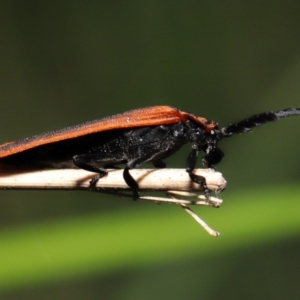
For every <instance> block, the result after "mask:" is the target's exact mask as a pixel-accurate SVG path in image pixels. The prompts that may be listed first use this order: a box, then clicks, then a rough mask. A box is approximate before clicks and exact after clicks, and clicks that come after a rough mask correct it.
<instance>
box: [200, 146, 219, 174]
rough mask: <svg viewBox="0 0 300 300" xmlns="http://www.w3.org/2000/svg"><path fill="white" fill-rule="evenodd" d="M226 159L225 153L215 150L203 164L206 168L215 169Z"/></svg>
mask: <svg viewBox="0 0 300 300" xmlns="http://www.w3.org/2000/svg"><path fill="white" fill-rule="evenodd" d="M223 157H224V153H223V151H222V150H220V149H219V148H215V149H214V150H213V151H211V152H209V154H208V155H205V156H204V157H203V158H202V164H203V166H205V167H206V168H212V169H215V165H216V164H218V163H219V162H220V161H221V160H222V159H223Z"/></svg>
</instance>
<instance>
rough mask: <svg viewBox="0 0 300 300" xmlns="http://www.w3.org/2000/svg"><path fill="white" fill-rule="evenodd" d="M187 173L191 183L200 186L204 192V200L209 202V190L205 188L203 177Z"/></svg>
mask: <svg viewBox="0 0 300 300" xmlns="http://www.w3.org/2000/svg"><path fill="white" fill-rule="evenodd" d="M187 172H188V173H189V175H190V178H191V180H192V181H193V182H195V183H197V184H200V185H201V186H202V188H203V191H204V195H205V198H206V199H207V200H209V199H210V191H209V189H208V187H207V184H206V179H205V177H203V176H200V175H196V174H194V173H193V172H191V171H187Z"/></svg>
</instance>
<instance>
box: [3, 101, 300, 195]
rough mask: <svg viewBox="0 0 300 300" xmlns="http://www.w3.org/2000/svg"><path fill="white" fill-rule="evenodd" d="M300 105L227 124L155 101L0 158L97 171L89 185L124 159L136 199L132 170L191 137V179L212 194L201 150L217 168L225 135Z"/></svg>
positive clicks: (295, 111)
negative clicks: (200, 169)
mask: <svg viewBox="0 0 300 300" xmlns="http://www.w3.org/2000/svg"><path fill="white" fill-rule="evenodd" d="M299 115H300V109H299V108H288V109H284V110H279V111H275V112H272V111H271V112H265V113H260V114H257V115H254V116H252V117H250V118H247V119H244V120H242V121H239V122H237V123H233V124H231V125H229V126H227V127H223V128H221V129H220V128H219V126H218V123H216V122H214V121H209V120H207V119H206V118H203V117H197V116H195V115H193V114H191V113H187V112H183V111H180V110H179V109H177V108H174V107H170V106H152V107H146V108H140V109H135V110H131V111H128V112H125V113H121V114H117V115H114V116H111V117H107V118H104V119H98V120H94V121H91V122H87V123H83V124H81V125H76V126H71V127H67V128H64V129H61V130H56V131H51V132H47V133H43V134H41V135H35V136H33V137H29V138H25V139H21V140H18V141H13V142H9V143H5V144H3V145H0V163H1V164H3V165H10V166H15V167H16V166H17V167H27V168H35V169H36V168H43V167H48V168H66V167H72V168H74V167H77V168H81V169H84V170H87V171H90V172H94V173H97V175H95V176H94V177H93V178H92V180H91V181H90V189H93V188H94V186H95V184H96V182H97V181H98V180H99V179H101V178H102V177H104V176H105V175H107V173H108V172H107V168H109V167H116V166H117V165H119V164H125V167H124V171H123V177H124V180H125V182H126V183H127V185H128V186H129V187H130V188H131V189H132V190H133V198H134V199H137V198H138V197H139V194H138V183H137V182H136V181H135V180H134V178H133V177H132V176H131V174H130V172H129V170H130V169H133V168H137V167H138V166H140V165H142V164H144V163H146V162H152V164H153V165H154V167H156V168H163V167H165V166H166V165H165V163H164V162H163V161H162V160H163V159H164V158H167V157H169V156H170V155H172V154H174V153H175V152H176V151H178V150H179V149H180V148H181V146H183V145H184V144H186V143H188V142H190V143H191V148H192V149H191V151H190V153H189V155H188V157H187V161H186V171H187V172H188V174H189V176H190V178H191V180H192V181H193V182H195V183H197V184H200V185H202V186H203V190H204V194H205V196H206V198H207V199H209V197H210V193H209V190H208V188H207V185H206V181H205V178H204V177H203V176H199V175H195V174H194V173H193V170H194V169H195V167H196V163H197V157H198V152H199V151H204V152H205V153H206V154H205V156H204V157H203V158H202V163H203V165H204V166H205V167H207V168H213V169H214V168H215V165H216V164H218V163H219V162H220V161H221V160H222V158H223V156H224V153H223V152H222V151H221V150H220V149H219V148H218V147H217V144H218V142H219V141H220V140H221V139H223V138H228V137H231V136H232V135H234V134H239V133H245V132H249V131H251V129H252V128H254V127H257V126H260V125H262V124H265V123H267V122H271V121H276V120H278V119H281V118H285V117H290V116H299Z"/></svg>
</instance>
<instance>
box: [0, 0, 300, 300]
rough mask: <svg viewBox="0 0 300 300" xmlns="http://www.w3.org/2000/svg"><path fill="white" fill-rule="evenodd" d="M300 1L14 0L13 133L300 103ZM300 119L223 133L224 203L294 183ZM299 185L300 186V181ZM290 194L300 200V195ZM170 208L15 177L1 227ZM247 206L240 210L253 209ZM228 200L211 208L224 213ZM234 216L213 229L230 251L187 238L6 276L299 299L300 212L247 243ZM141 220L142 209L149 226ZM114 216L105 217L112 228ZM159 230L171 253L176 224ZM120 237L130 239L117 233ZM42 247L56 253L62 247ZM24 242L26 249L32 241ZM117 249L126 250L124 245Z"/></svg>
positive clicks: (205, 295)
mask: <svg viewBox="0 0 300 300" xmlns="http://www.w3.org/2000/svg"><path fill="white" fill-rule="evenodd" d="M299 13H300V2H299V1H272V2H270V1H251V2H250V1H249V2H246V1H181V2H179V1H150V2H148V1H127V2H125V1H1V2H0V33H1V46H0V99H1V109H0V128H1V136H0V140H1V142H6V141H9V140H13V139H18V138H22V137H25V136H30V135H34V134H38V133H41V132H43V131H49V130H53V129H59V128H62V127H65V126H69V125H73V124H74V125H75V124H78V123H81V122H84V121H88V120H92V119H97V118H101V117H105V116H108V115H112V114H115V113H118V112H122V111H126V110H129V109H132V108H137V107H144V106H150V105H159V104H167V105H171V106H175V107H178V108H180V109H182V110H184V111H188V112H192V113H194V114H196V115H199V116H204V117H206V118H208V119H212V120H215V121H218V122H219V124H220V125H221V126H226V125H228V124H230V123H232V122H236V121H239V120H241V119H243V118H245V117H247V116H251V115H252V114H255V113H258V112H263V111H268V110H277V109H281V108H286V107H300V100H299V99H300V84H299V82H300V18H299ZM299 124H300V120H299V119H297V118H294V119H287V120H282V121H280V122H278V123H274V124H269V125H267V126H265V127H262V128H257V129H256V130H255V131H254V132H253V133H251V134H245V135H241V136H235V137H232V138H231V139H228V140H224V141H222V142H221V143H220V147H221V148H222V150H224V151H225V153H226V158H225V159H224V161H223V162H222V163H221V164H220V165H219V166H218V170H220V171H221V172H222V173H223V175H224V176H225V178H226V179H227V181H228V189H227V191H225V192H224V193H222V198H223V199H224V201H225V203H224V204H223V207H222V208H221V210H222V209H223V210H225V209H226V208H225V207H226V206H227V205H228V202H234V201H238V202H239V205H243V201H245V199H243V197H240V196H241V195H244V196H245V198H247V197H248V195H249V193H250V194H251V193H252V191H254V192H256V191H258V190H260V189H262V190H263V189H264V188H266V187H267V188H269V190H273V188H275V187H279V188H278V190H280V191H282V195H288V192H289V189H288V188H287V187H286V190H282V189H284V187H285V184H295V185H298V183H299V175H300V172H299V169H300V168H299V167H300V160H299V152H300V143H299V133H300V126H299ZM187 153H188V147H185V149H183V150H182V151H181V152H180V153H178V154H176V155H175V156H174V157H172V158H170V159H168V161H167V162H168V165H169V166H172V167H184V165H185V158H186V155H187ZM199 166H200V164H199ZM281 186H282V188H280V187H281ZM294 191H295V193H296V195H295V196H296V198H299V195H300V189H299V190H297V189H294ZM236 193H238V195H240V196H237V194H236ZM258 194H259V193H258ZM247 199H250V200H249V201H251V197H250V198H247ZM261 201H264V200H263V197H262V199H261ZM273 201H275V202H276V201H286V202H287V203H289V196H287V197H286V198H284V197H283V198H282V197H279V198H278V199H277V198H276V194H275V196H274V199H273ZM256 203H258V202H256ZM287 205H288V204H287ZM291 205H293V206H294V209H295V210H298V211H299V208H300V206H299V204H298V202H293V204H291ZM297 205H298V206H297ZM241 207H242V206H241ZM160 209H161V207H158V206H155V205H153V204H146V203H138V204H137V203H133V202H131V201H128V200H122V199H116V198H114V197H106V196H102V195H96V194H92V193H79V192H68V193H66V192H33V191H32V192H29V191H26V192H25V191H24V192H22V191H21V192H13V191H2V192H1V201H0V225H1V229H0V230H1V232H3V233H4V234H6V233H7V232H14V231H16V232H19V231H20V230H22V228H27V227H28V226H34V227H38V226H42V225H43V224H44V223H45V224H54V225H55V224H60V223H59V222H62V221H63V220H69V219H72V218H75V219H76V220H80V219H81V218H87V217H89V216H90V215H91V214H95V213H98V214H99V218H101V216H103V217H106V216H110V214H112V215H113V213H114V212H115V211H117V212H118V213H119V215H123V216H126V214H129V213H131V212H132V211H134V210H135V211H136V212H135V214H131V216H133V218H134V216H135V215H138V214H145V216H146V215H147V216H151V215H153V219H152V222H153V223H155V222H156V220H155V213H156V212H157V211H158V210H160ZM164 209H165V210H166V213H165V216H166V221H165V224H164V226H168V224H169V223H168V218H167V216H168V213H169V212H170V213H175V214H176V213H178V209H176V208H173V207H171V206H165V207H164ZM257 210H259V208H257ZM254 211H255V210H254ZM120 212H121V213H120ZM270 212H272V205H270V207H268V208H267V209H266V210H265V211H263V212H262V211H260V212H259V214H263V217H264V218H265V222H266V223H268V222H269V220H268V216H269V214H270ZM205 213H206V211H205ZM205 213H204V212H203V213H202V216H203V218H204V219H205ZM247 213H248V211H247V210H246V209H245V210H241V211H240V214H241V215H240V221H241V222H242V221H243V218H244V216H245V215H247ZM218 214H220V211H217V212H216V211H213V213H211V215H210V223H211V225H213V223H215V224H216V223H217V220H218ZM178 216H179V218H178V222H177V226H178V227H184V230H186V231H195V232H197V234H195V236H193V239H198V241H199V242H198V244H197V247H199V249H203V248H205V247H206V245H207V243H209V244H210V247H212V246H211V242H208V240H209V239H210V237H208V236H206V235H205V233H202V232H201V231H200V229H199V228H197V227H196V226H193V225H194V224H193V223H192V222H191V221H190V220H187V222H186V223H184V221H183V220H185V219H184V217H182V218H180V216H181V214H179V213H178ZM231 216H232V215H231V214H230V211H227V216H226V219H223V220H224V222H225V220H226V222H228V223H230V222H234V221H233V220H232V219H231ZM280 217H281V218H282V219H284V218H286V220H288V219H289V216H288V212H287V211H285V210H282V211H281V212H280ZM130 218H132V217H130ZM186 218H187V217H186ZM252 218H253V219H254V220H255V218H256V216H255V215H253V216H252ZM124 219H125V221H124V222H125V223H126V217H124ZM110 222H116V220H115V219H114V218H113V217H112V218H111V220H110ZM275 223H276V221H274V224H275ZM231 225H232V227H230V228H227V227H226V226H225V225H224V223H217V226H218V228H216V229H218V230H219V231H221V232H222V233H225V234H224V236H221V237H220V239H218V240H216V241H214V243H213V245H215V246H214V247H217V248H218V252H216V253H215V254H214V255H213V256H210V255H209V254H206V255H203V256H200V255H198V253H197V247H196V248H194V249H189V248H188V246H187V252H188V253H189V254H188V255H187V256H186V257H185V255H184V253H181V254H178V256H176V255H174V257H173V258H172V259H166V260H164V259H161V260H159V259H157V260H155V259H154V260H153V262H151V263H147V264H143V263H141V264H140V265H138V264H132V267H130V266H131V264H130V263H128V264H125V266H126V267H124V268H116V269H114V267H112V268H111V269H109V270H108V271H107V272H104V271H101V272H100V271H99V272H98V271H97V268H91V270H89V268H86V269H84V268H83V269H84V271H82V272H80V271H78V270H77V273H76V272H75V274H77V275H74V276H69V277H68V276H65V277H62V279H60V278H61V277H59V279H57V280H56V281H54V282H53V280H52V281H51V280H49V282H48V281H47V280H45V281H43V283H40V282H39V281H38V280H37V281H36V283H34V282H32V283H31V284H30V286H27V285H26V284H24V286H23V287H21V286H22V285H21V284H20V285H18V284H19V283H18V281H17V280H16V283H15V285H14V284H11V287H10V288H7V289H5V288H3V290H0V294H1V293H2V294H1V295H2V297H1V299H48V298H49V299H50V298H51V299H153V298H155V299H166V298H170V299H171V298H172V299H200V298H201V299H220V298H225V297H227V298H228V299H253V298H254V297H255V298H265V299H297V296H299V286H298V285H297V282H298V278H299V276H300V274H299V267H300V264H299V256H298V253H299V249H300V240H299V232H300V231H299V229H298V227H299V223H298V224H297V225H298V226H297V225H296V228H295V231H294V233H293V235H291V236H289V235H287V236H286V237H285V234H284V233H283V234H282V233H281V234H280V235H279V236H277V237H276V233H273V234H272V237H273V238H266V236H265V235H267V232H265V235H263V234H262V235H260V234H259V230H258V231H256V233H257V235H254V236H251V239H255V243H253V244H251V243H249V244H248V243H247V237H245V238H244V239H242V241H241V243H238V241H237V240H236V241H235V242H236V247H232V248H230V251H229V250H228V249H227V248H226V249H225V250H224V251H223V249H222V240H226V230H227V232H228V231H230V230H233V229H232V228H233V227H234V228H239V226H242V225H241V224H240V223H236V224H235V223H231ZM120 226H122V224H120ZM141 226H144V225H142V224H140V223H139V219H138V218H137V220H136V228H138V229H139V230H141V228H142V227H141ZM145 226H146V227H151V226H153V224H152V223H151V222H149V223H148V224H146V225H145ZM213 227H216V226H215V225H214V226H213ZM226 228H227V229H226ZM271 228H272V226H271ZM250 229H251V228H249V232H251V230H250ZM106 230H107V229H106V228H98V231H99V239H100V238H101V234H102V233H103V231H106ZM174 230H177V229H174ZM184 230H183V229H182V231H180V232H183V233H181V234H184ZM58 231H59V226H58ZM198 231H200V233H199V232H198ZM224 231H225V232H224ZM1 232H0V234H1ZM123 234H124V233H123ZM125 234H126V233H125ZM181 234H179V237H178V238H179V239H180V235H181ZM127 235H128V236H127V239H126V238H125V241H126V242H127V243H131V244H133V245H134V244H140V243H141V241H140V240H139V238H138V237H136V235H135V228H133V229H131V231H130V232H127ZM122 238H124V236H123V237H122ZM149 238H150V237H149ZM156 238H157V239H158V240H159V241H160V245H161V254H162V257H165V256H167V251H170V250H169V249H168V250H166V249H165V247H164V243H166V244H167V243H168V241H167V240H168V235H166V236H163V237H162V236H160V231H159V230H157V231H156V232H155V235H153V236H151V239H153V240H155V239H156ZM111 239H113V240H118V239H119V236H118V234H115V235H113V236H111ZM221 239H222V240H221ZM220 241H221V242H220ZM75 244H76V242H75ZM121 245H122V244H121ZM2 246H3V247H5V244H2ZM98 246H99V244H98V243H97V244H96V246H95V247H98ZM42 247H43V251H44V252H45V257H46V256H47V258H45V260H46V259H49V263H50V264H51V250H49V251H47V249H45V246H43V245H42ZM76 247H80V242H79V241H78V244H77V245H76ZM101 247H105V245H101ZM0 248H1V241H0ZM210 249H211V248H210ZM18 250H19V253H20V255H22V243H20V244H19V249H18ZM114 250H115V249H114ZM62 251H63V250H62ZM118 251H119V256H120V257H122V247H120V248H119V249H118ZM16 255H18V254H16ZM83 255H84V254H83ZM141 256H143V259H144V260H145V261H152V259H149V258H148V257H146V256H145V254H144V253H141ZM5 259H6V258H5V257H1V258H0V264H1V260H3V261H5ZM125 259H126V258H124V260H125ZM29 263H30V264H34V263H35V261H34V259H33V260H32V261H30V262H29ZM0 268H1V265H0ZM0 284H1V282H0Z"/></svg>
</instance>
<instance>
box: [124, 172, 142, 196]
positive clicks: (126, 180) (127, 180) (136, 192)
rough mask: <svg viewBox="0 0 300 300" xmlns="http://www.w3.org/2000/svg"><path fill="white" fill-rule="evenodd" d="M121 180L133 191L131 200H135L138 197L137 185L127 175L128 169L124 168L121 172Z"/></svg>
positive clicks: (129, 175) (128, 174)
mask: <svg viewBox="0 0 300 300" xmlns="http://www.w3.org/2000/svg"><path fill="white" fill-rule="evenodd" d="M123 178H124V180H125V182H126V183H127V185H128V186H129V187H130V188H131V189H132V190H133V200H137V199H138V198H139V197H140V196H139V192H138V189H139V185H138V183H137V182H136V181H135V180H134V178H133V177H132V176H131V174H130V173H129V168H128V167H127V166H126V167H125V168H124V171H123Z"/></svg>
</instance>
